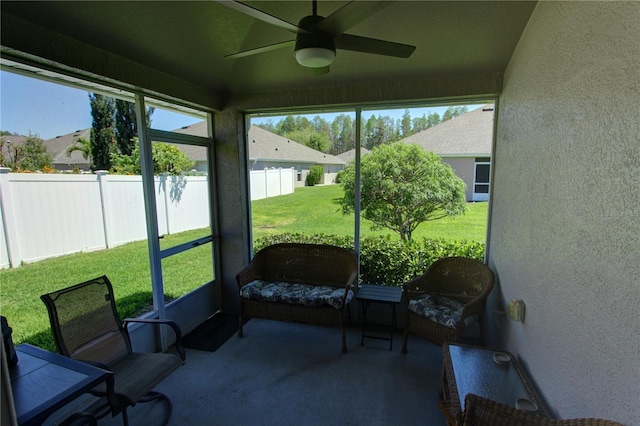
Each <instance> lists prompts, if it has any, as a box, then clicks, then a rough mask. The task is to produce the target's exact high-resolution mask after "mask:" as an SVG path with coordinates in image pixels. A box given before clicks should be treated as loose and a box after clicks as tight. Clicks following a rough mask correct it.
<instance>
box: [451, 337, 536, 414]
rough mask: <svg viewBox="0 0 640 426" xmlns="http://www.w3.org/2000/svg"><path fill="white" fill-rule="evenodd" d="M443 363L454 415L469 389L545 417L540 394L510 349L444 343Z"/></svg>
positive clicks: (459, 409) (459, 408) (462, 407)
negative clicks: (498, 349)
mask: <svg viewBox="0 0 640 426" xmlns="http://www.w3.org/2000/svg"><path fill="white" fill-rule="evenodd" d="M443 363H444V374H445V375H446V377H445V381H446V387H447V389H446V390H448V395H449V397H450V403H451V409H452V412H453V414H454V416H456V417H457V416H461V414H462V412H464V399H465V396H466V395H467V394H469V393H473V394H475V395H479V396H482V397H484V398H488V399H491V400H493V401H496V402H499V403H502V404H505V405H508V406H511V407H518V408H521V409H526V410H528V411H532V412H534V413H536V414H538V415H541V416H544V417H548V412H547V410H546V408H545V406H544V405H543V404H542V401H541V399H540V397H539V396H538V395H537V393H536V392H535V390H534V388H533V386H532V385H531V383H530V382H529V380H528V378H527V376H526V375H525V374H524V371H523V370H522V368H521V367H520V365H519V363H518V362H517V360H516V359H515V358H514V357H513V355H512V354H511V353H510V352H507V351H497V350H493V349H486V348H481V347H476V346H467V345H458V344H452V343H449V344H447V343H445V344H444V345H443ZM531 402H533V403H534V404H535V406H534V405H531Z"/></svg>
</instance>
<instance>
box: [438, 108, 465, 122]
mask: <svg viewBox="0 0 640 426" xmlns="http://www.w3.org/2000/svg"><path fill="white" fill-rule="evenodd" d="M468 111H469V108H467V107H466V106H450V107H449V108H447V110H446V111H445V112H444V114H442V121H447V120H451V119H452V118H453V117H457V116H459V115H462V114H464V113H466V112H468Z"/></svg>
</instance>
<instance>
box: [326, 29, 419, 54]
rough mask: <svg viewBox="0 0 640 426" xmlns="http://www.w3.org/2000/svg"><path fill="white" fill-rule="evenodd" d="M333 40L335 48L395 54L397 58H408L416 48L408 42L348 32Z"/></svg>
mask: <svg viewBox="0 0 640 426" xmlns="http://www.w3.org/2000/svg"><path fill="white" fill-rule="evenodd" d="M333 42H334V44H335V46H336V49H342V50H351V51H354V52H363V53H373V54H376V55H384V56H395V57H397V58H408V57H409V56H411V54H412V53H413V52H414V51H415V50H416V47H415V46H410V45H408V44H402V43H395V42H392V41H385V40H378V39H376V38H369V37H360V36H354V35H349V34H342V35H339V36H338V37H336V38H335V40H334V41H333Z"/></svg>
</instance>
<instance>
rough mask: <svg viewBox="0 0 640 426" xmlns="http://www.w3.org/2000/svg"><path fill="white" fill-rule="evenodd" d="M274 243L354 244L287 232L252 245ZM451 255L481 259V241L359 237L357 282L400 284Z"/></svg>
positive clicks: (256, 247) (348, 240)
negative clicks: (358, 277) (358, 280)
mask: <svg viewBox="0 0 640 426" xmlns="http://www.w3.org/2000/svg"><path fill="white" fill-rule="evenodd" d="M276 243H311V244H331V245H335V246H338V247H344V248H348V249H350V250H353V245H354V243H353V237H352V236H339V235H328V234H312V235H306V234H298V233H286V234H278V235H270V236H266V237H263V238H260V239H258V240H257V241H256V242H255V243H254V245H253V247H254V250H255V251H256V252H257V251H258V250H260V249H261V248H263V247H266V246H268V245H271V244H276ZM451 256H464V257H470V258H473V259H478V260H483V258H484V243H480V242H477V241H448V240H443V239H440V240H430V239H424V240H423V241H421V242H418V241H409V242H403V241H400V240H396V239H392V238H391V237H390V236H366V237H363V238H361V240H360V282H361V283H375V284H381V285H389V286H400V285H402V284H403V283H404V282H406V281H409V280H411V279H412V278H414V277H417V276H418V275H420V274H422V273H424V271H426V269H427V268H428V267H429V265H431V264H432V263H433V262H435V261H436V260H438V259H440V258H443V257H451Z"/></svg>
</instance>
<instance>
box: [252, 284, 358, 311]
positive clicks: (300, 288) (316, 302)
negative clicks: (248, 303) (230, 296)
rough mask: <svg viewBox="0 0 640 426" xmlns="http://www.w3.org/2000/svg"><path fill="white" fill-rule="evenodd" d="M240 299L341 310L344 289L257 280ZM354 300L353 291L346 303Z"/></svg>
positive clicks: (348, 294)
mask: <svg viewBox="0 0 640 426" xmlns="http://www.w3.org/2000/svg"><path fill="white" fill-rule="evenodd" d="M240 297H242V298H244V299H252V300H261V301H269V302H281V303H291V304H297V305H305V306H322V305H330V306H332V307H334V308H336V309H341V308H342V298H343V297H344V288H337V287H331V286H316V285H307V284H292V283H286V282H268V281H262V280H255V281H252V282H250V283H249V284H247V285H245V286H244V287H242V289H241V290H240ZM352 298H353V291H352V290H349V292H348V293H347V300H346V303H349V302H350V301H351V299H352Z"/></svg>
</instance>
